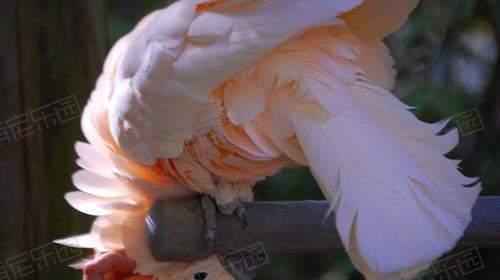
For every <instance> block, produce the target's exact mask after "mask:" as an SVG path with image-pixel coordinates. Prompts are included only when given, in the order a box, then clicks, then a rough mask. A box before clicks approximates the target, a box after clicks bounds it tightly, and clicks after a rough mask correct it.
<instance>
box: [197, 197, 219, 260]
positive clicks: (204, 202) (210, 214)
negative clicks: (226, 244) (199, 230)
mask: <svg viewBox="0 0 500 280" xmlns="http://www.w3.org/2000/svg"><path fill="white" fill-rule="evenodd" d="M216 207H217V206H216V204H215V201H214V200H213V198H212V197H210V196H209V195H207V194H203V195H202V196H201V209H202V211H203V215H204V219H205V241H206V245H205V246H206V247H205V248H207V247H208V249H209V250H211V249H212V248H213V246H214V243H215V233H216V228H217V224H216V216H217V208H216Z"/></svg>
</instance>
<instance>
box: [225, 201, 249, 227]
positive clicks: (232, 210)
mask: <svg viewBox="0 0 500 280" xmlns="http://www.w3.org/2000/svg"><path fill="white" fill-rule="evenodd" d="M218 207H219V211H220V212H221V213H222V214H224V215H226V216H230V215H233V214H234V215H236V217H238V220H240V221H241V223H242V224H243V228H246V227H247V226H248V220H247V212H246V210H245V207H244V206H243V204H242V203H241V202H240V201H233V202H230V203H227V204H223V205H218Z"/></svg>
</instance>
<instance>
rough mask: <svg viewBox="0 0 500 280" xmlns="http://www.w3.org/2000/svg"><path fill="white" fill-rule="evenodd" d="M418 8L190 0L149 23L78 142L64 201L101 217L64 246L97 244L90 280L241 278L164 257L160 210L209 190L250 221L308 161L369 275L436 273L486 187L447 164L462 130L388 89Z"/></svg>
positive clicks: (129, 39) (391, 1) (397, 3)
mask: <svg viewBox="0 0 500 280" xmlns="http://www.w3.org/2000/svg"><path fill="white" fill-rule="evenodd" d="M417 4H418V0H179V1H177V2H175V3H174V4H172V5H170V6H169V7H167V8H165V9H163V10H160V11H156V12H154V13H152V14H150V15H148V16H147V17H145V18H144V19H143V20H142V21H141V22H140V23H139V24H138V25H137V27H136V28H135V29H134V30H133V31H132V32H131V33H130V34H128V35H126V36H125V37H123V38H122V39H120V40H119V41H118V42H117V43H116V45H115V46H114V47H113V49H112V50H111V52H110V54H109V56H108V58H107V60H106V63H105V65H104V71H103V73H102V75H101V76H100V78H99V80H98V82H97V86H96V89H95V91H94V92H93V93H92V95H91V97H90V100H89V101H88V104H87V106H86V107H85V110H84V113H83V116H82V129H83V132H84V134H85V137H86V139H87V140H88V142H89V144H87V143H77V144H76V151H77V153H78V155H79V157H80V158H79V159H78V161H77V163H78V165H79V166H80V167H81V168H82V170H81V171H78V172H76V174H74V176H73V181H74V184H75V186H76V187H77V188H78V189H79V191H78V192H71V193H68V194H67V195H66V199H67V201H68V202H69V203H70V204H71V205H72V206H73V207H74V208H76V209H77V210H79V211H81V212H83V213H86V214H89V215H94V216H97V218H96V220H95V222H94V224H93V226H92V229H91V231H90V233H88V234H85V235H81V236H75V237H71V238H68V239H65V240H59V241H58V242H60V243H62V244H66V245H69V246H77V247H83V248H92V249H94V250H95V252H96V254H95V255H94V257H93V259H92V260H88V261H87V262H86V263H83V264H81V266H83V268H84V274H85V277H86V279H134V280H138V279H202V278H205V279H233V278H232V276H231V275H230V274H228V273H226V272H225V270H224V269H223V267H222V266H221V265H220V264H219V263H218V261H217V257H216V256H213V257H211V258H208V259H206V260H202V261H198V262H192V263H162V262H157V261H155V260H154V259H153V257H152V256H151V254H150V252H149V250H148V247H147V244H146V237H145V217H146V214H147V211H148V209H149V207H150V206H151V204H152V203H153V201H155V200H157V199H164V200H169V199H172V200H174V199H178V198H181V197H189V196H198V195H200V194H204V195H206V196H209V197H212V198H213V199H214V200H215V202H216V204H217V205H218V206H219V208H220V209H221V210H223V212H227V213H231V212H233V211H235V212H237V213H239V214H241V215H240V216H242V217H244V212H242V211H238V209H240V208H239V206H238V205H239V203H240V202H241V201H249V200H251V199H252V187H253V186H254V185H255V183H256V182H258V181H260V180H263V179H264V178H266V177H267V176H271V175H273V174H275V173H276V172H278V171H279V170H280V169H282V168H286V167H291V166H308V167H309V168H310V170H311V172H312V174H313V175H314V177H315V178H316V180H317V182H318V183H319V185H320V187H321V190H322V192H323V193H324V195H325V197H326V198H327V199H328V200H329V201H330V203H331V211H332V212H334V213H335V215H336V221H337V222H336V223H337V228H338V231H339V233H340V236H341V239H342V242H343V244H344V246H345V249H346V250H347V253H348V254H349V256H350V258H351V260H352V262H353V264H354V265H355V266H356V267H357V268H358V269H359V271H360V272H361V273H363V275H364V276H366V278H367V279H401V278H403V277H406V276H408V275H413V274H414V273H416V272H418V271H419V270H421V269H423V268H425V267H426V266H427V265H428V264H429V263H431V262H432V261H433V260H435V259H436V258H438V257H440V256H441V255H442V254H443V253H445V252H447V251H449V250H450V249H452V248H453V247H454V246H455V243H456V242H457V240H458V239H459V238H460V237H461V235H462V234H463V232H464V230H465V228H466V227H467V225H468V223H469V221H470V220H471V208H472V207H473V204H474V202H475V200H476V198H477V197H478V195H479V192H480V189H481V187H480V185H479V183H476V181H477V180H476V179H473V178H468V177H465V176H464V175H462V174H461V173H460V172H459V171H458V170H457V165H458V161H457V160H450V159H447V158H446V157H445V156H444V155H445V154H446V153H448V152H449V151H450V150H452V149H453V148H454V147H455V146H456V144H457V142H458V133H457V131H456V130H453V131H451V132H449V133H446V134H441V133H440V132H441V130H442V129H443V128H444V126H445V125H446V122H440V123H436V124H428V123H424V122H421V121H419V120H418V119H417V118H416V117H415V116H414V115H413V114H412V113H411V112H410V111H409V109H411V108H410V107H409V106H406V105H405V104H403V103H402V102H400V101H399V100H398V99H397V98H396V97H395V96H393V95H392V94H391V92H390V90H391V89H392V88H393V85H394V79H395V70H394V69H393V64H394V63H393V60H392V59H391V57H390V54H389V51H388V49H387V47H386V46H385V45H384V43H383V41H382V40H383V39H384V38H385V37H386V36H387V35H389V34H390V33H392V32H394V31H396V30H397V29H398V28H400V27H401V25H402V24H403V23H404V22H405V21H406V19H407V17H408V15H409V13H410V12H411V11H412V10H413V9H414V8H415V6H416V5H417ZM465 186H468V187H465ZM318 218H322V217H318ZM269 219H273V217H269ZM310 230H314V229H310ZM209 237H210V234H208V235H207V238H209ZM200 273H201V274H200Z"/></svg>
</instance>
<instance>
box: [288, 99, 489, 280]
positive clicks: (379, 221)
mask: <svg viewBox="0 0 500 280" xmlns="http://www.w3.org/2000/svg"><path fill="white" fill-rule="evenodd" d="M295 115H297V114H295ZM293 123H294V126H295V130H296V135H297V137H298V140H299V142H300V144H301V146H302V148H303V150H304V153H305V154H306V157H307V159H308V161H309V165H310V167H311V169H312V172H313V173H314V175H315V177H316V178H317V179H318V182H319V184H320V185H321V187H322V190H323V192H324V193H325V195H326V197H327V198H329V199H330V201H331V202H332V209H333V210H335V213H336V217H337V227H338V230H339V232H340V234H341V237H342V240H343V242H344V244H345V246H346V248H347V250H348V253H349V254H350V255H351V257H352V258H353V260H354V261H355V264H357V265H358V268H359V269H361V270H362V272H363V273H364V274H365V275H374V276H373V278H372V279H385V278H383V277H382V275H385V276H387V275H390V274H394V273H396V274H398V275H399V274H401V273H403V272H401V270H406V271H407V270H413V269H415V267H421V266H424V265H425V264H426V263H429V262H431V261H432V260H434V259H436V258H438V257H439V256H440V255H442V254H443V253H445V252H447V251H448V250H450V249H452V248H453V247H454V245H455V243H456V241H457V240H458V239H459V238H460V237H461V235H462V233H463V231H464V230H465V228H466V227H467V225H468V223H469V222H470V219H471V216H470V211H471V208H472V205H473V202H474V201H475V199H476V197H477V195H478V194H479V191H480V187H479V185H478V186H476V187H474V188H463V187H462V185H467V184H468V183H470V179H468V178H466V177H464V176H463V175H461V174H459V172H458V171H456V168H455V167H454V165H455V164H454V163H452V162H450V161H448V160H447V159H445V158H444V157H443V156H442V155H441V154H440V153H439V151H437V149H436V148H435V146H433V145H431V144H426V145H423V146H425V147H429V149H430V150H432V152H434V153H435V155H434V156H433V158H435V159H432V160H430V161H429V162H427V164H429V166H431V165H432V164H439V168H440V170H441V171H443V172H441V173H438V174H437V173H435V172H429V170H428V169H426V168H423V166H420V165H419V164H418V163H417V161H416V160H415V158H414V156H416V155H417V154H415V155H412V154H411V153H410V152H409V151H408V150H407V149H406V148H405V145H404V144H403V143H402V142H401V141H399V140H401V139H400V136H398V135H393V134H391V131H390V129H389V131H386V130H384V129H383V128H381V127H380V126H379V125H378V123H377V122H375V121H374V120H373V118H371V116H370V115H369V114H367V113H366V112H365V111H364V110H362V109H360V108H357V107H353V108H351V109H349V110H347V111H345V112H344V113H343V114H341V115H339V116H337V117H333V118H331V119H330V120H328V121H325V122H318V121H317V120H314V119H310V118H305V117H304V116H299V117H296V118H293ZM428 127H429V126H428V125H425V124H424V125H422V127H420V130H421V131H425V130H426V129H427V128H428ZM423 135H425V134H423ZM436 137H438V136H436ZM403 138H404V137H403ZM417 139H418V138H417ZM413 141H416V140H415V139H414V140H413ZM420 141H422V142H426V141H428V139H426V138H420ZM430 143H432V141H431V142H430ZM424 154H425V153H424ZM434 167H435V166H434ZM375 229H376V230H375ZM408 252H411V254H408ZM385 276H384V277H385Z"/></svg>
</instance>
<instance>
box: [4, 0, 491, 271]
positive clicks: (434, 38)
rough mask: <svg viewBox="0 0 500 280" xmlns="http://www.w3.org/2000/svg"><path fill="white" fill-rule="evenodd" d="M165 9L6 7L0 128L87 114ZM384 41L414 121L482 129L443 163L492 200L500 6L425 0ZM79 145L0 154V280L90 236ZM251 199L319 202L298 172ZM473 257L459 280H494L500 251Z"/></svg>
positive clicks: (22, 0)
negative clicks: (54, 113)
mask: <svg viewBox="0 0 500 280" xmlns="http://www.w3.org/2000/svg"><path fill="white" fill-rule="evenodd" d="M166 3H167V2H166V1H164V0H149V1H142V0H107V1H99V0H77V1H61V0H59V1H55V0H44V1H37V0H17V1H15V0H2V7H3V9H2V10H1V11H0V16H1V17H0V18H1V19H0V20H1V22H0V23H1V24H0V34H1V35H2V36H1V37H0V38H4V39H3V40H2V42H0V55H1V57H0V77H2V81H0V85H1V87H0V89H1V94H2V100H1V101H2V102H1V107H0V120H7V119H10V118H12V117H13V116H15V115H18V114H22V113H23V112H26V111H29V110H32V109H33V108H36V107H38V106H41V105H43V104H49V103H50V102H53V101H54V100H58V99H59V98H61V97H65V96H67V95H71V94H74V95H76V96H77V98H78V100H79V101H80V104H82V105H83V104H84V103H85V100H86V98H87V97H88V95H89V94H90V91H91V89H92V88H93V84H94V82H95V79H96V77H97V75H98V74H99V72H100V68H101V66H102V61H103V58H104V56H105V54H106V53H107V51H108V50H109V48H110V47H111V46H112V44H113V42H115V41H116V40H117V39H118V38H120V37H121V36H123V35H124V34H126V33H127V32H128V31H130V30H131V29H132V28H133V26H134V25H135V23H136V22H138V20H139V19H140V18H142V17H143V16H144V15H146V14H147V13H149V12H151V11H153V10H155V9H158V8H161V7H164V6H165V5H166ZM388 16H390V13H388ZM386 41H387V43H388V44H389V46H390V48H391V50H392V53H393V56H394V57H395V60H396V68H397V69H398V71H399V74H398V84H397V87H396V89H395V94H396V95H398V96H399V97H400V98H402V99H403V100H404V101H405V102H406V103H408V104H410V105H412V106H414V107H415V109H414V112H415V113H416V114H417V115H418V116H419V117H420V118H421V119H423V120H426V121H430V122H435V121H438V120H441V119H447V118H453V117H454V116H457V115H460V114H461V113H464V112H467V111H469V110H471V109H477V110H478V112H479V116H480V119H481V123H482V125H483V126H484V129H482V130H480V131H477V132H475V133H473V134H470V135H463V137H462V141H461V143H460V145H459V147H457V148H456V149H455V150H454V151H453V152H452V153H451V154H450V156H451V157H455V158H463V159H464V162H463V163H462V168H463V171H464V173H465V174H467V175H469V176H477V177H480V178H481V179H482V181H483V182H484V185H483V186H484V191H483V193H482V195H499V194H500V59H499V56H498V52H499V51H500V3H499V1H497V0H482V1H479V0H477V1H476V0H454V1H431V0H424V1H422V3H421V4H420V5H419V7H418V8H417V10H416V11H415V12H414V13H413V14H412V16H411V18H410V20H409V22H408V23H407V24H406V25H405V26H404V28H403V29H402V30H400V31H399V32H397V33H396V34H394V35H392V36H391V37H389V38H388V39H387V40H386ZM452 124H453V121H452ZM76 139H82V136H81V133H80V131H79V125H78V121H75V122H72V123H69V124H65V125H64V126H58V127H55V128H52V129H50V130H49V131H44V132H42V133H37V134H35V135H33V136H30V137H28V138H26V139H22V140H21V141H16V142H15V143H11V144H10V145H7V146H5V145H3V146H2V147H1V150H0V191H1V192H0V202H1V203H0V214H1V215H2V217H3V219H4V223H3V224H2V226H1V229H0V249H1V250H0V256H1V258H0V279H14V278H12V275H11V278H2V276H3V274H2V267H4V265H5V264H11V263H12V262H13V260H15V257H17V256H22V255H23V254H26V252H31V251H30V250H31V249H33V248H38V247H40V246H42V245H43V244H47V242H49V241H50V240H52V239H54V238H58V237H61V236H64V235H68V234H73V233H81V232H84V231H86V230H87V229H88V226H89V223H90V220H89V218H88V217H85V216H84V215H81V214H78V213H76V212H75V211H73V210H72V209H71V208H70V207H69V206H68V205H66V204H65V202H64V200H63V198H62V197H63V194H64V193H65V192H66V191H68V190H70V189H72V186H71V182H70V175H71V173H72V172H73V171H75V170H76V169H77V168H76V166H75V164H74V163H73V161H74V159H75V157H76V156H75V154H74V152H73V148H72V145H73V143H74V141H75V140H76ZM256 199H258V200H304V199H317V200H321V199H323V197H322V195H321V193H320V191H319V188H318V187H317V185H316V183H315V182H314V179H313V178H312V176H311V174H310V173H309V172H308V170H306V169H304V168H297V169H291V170H285V171H283V172H281V173H280V174H278V175H276V176H274V177H272V178H269V179H268V180H267V181H265V182H262V183H260V184H259V185H258V186H257V187H256ZM499 215H500V213H499ZM304 230H314V229H304ZM463 249H464V248H457V249H456V250H455V251H454V253H459V252H461V251H463ZM480 252H481V256H482V258H483V260H484V262H485V268H484V269H482V270H481V271H478V272H475V273H473V274H471V275H470V276H468V277H466V278H464V279H485V280H487V279H488V280H496V279H500V250H497V249H483V248H481V250H480ZM408 253H409V254H411V252H408ZM270 257H271V263H270V264H268V265H267V266H265V267H264V268H263V270H262V272H261V273H260V274H259V276H258V277H257V279H258V280H270V279H291V280H309V279H311V280H313V279H314V280H316V279H317V280H337V279H352V280H354V279H362V277H361V275H360V274H359V273H357V272H356V271H355V269H354V268H353V267H352V265H351V263H350V261H349V259H348V258H347V256H346V254H345V253H343V252H338V253H331V254H324V253H322V254H293V255H272V256H270ZM11 274H12V272H11ZM23 279H79V274H78V273H77V272H74V271H72V270H71V269H69V268H67V267H66V266H64V265H61V264H59V263H57V264H55V263H54V264H51V265H47V266H46V267H41V268H40V269H37V270H35V271H33V272H32V273H31V272H30V273H26V277H24V278H23ZM454 279H455V278H454Z"/></svg>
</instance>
